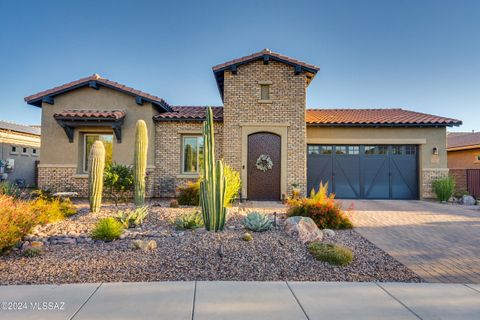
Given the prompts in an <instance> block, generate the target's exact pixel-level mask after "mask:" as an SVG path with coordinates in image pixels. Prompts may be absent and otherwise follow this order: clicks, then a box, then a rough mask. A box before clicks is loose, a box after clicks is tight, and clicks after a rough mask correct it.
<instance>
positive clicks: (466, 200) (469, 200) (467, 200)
mask: <svg viewBox="0 0 480 320" xmlns="http://www.w3.org/2000/svg"><path fill="white" fill-rule="evenodd" d="M475 203H476V201H475V198H474V197H472V196H468V195H464V196H463V197H462V204H464V205H466V206H474V205H475Z"/></svg>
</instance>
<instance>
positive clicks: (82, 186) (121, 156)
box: [38, 86, 157, 196]
mask: <svg viewBox="0 0 480 320" xmlns="http://www.w3.org/2000/svg"><path fill="white" fill-rule="evenodd" d="M67 109H86V110H89V109H93V110H124V111H125V113H126V116H125V121H124V124H123V126H122V142H121V143H118V142H117V141H116V139H115V138H114V139H113V161H115V162H116V163H119V164H126V165H131V164H132V163H133V152H134V143H135V124H136V122H137V120H139V119H142V120H144V121H145V122H146V124H147V128H148V133H149V147H148V158H147V169H148V170H147V171H148V172H151V173H152V175H153V167H154V163H155V161H154V150H155V127H154V123H153V120H152V117H153V116H154V115H155V114H157V111H156V110H155V109H154V108H153V107H152V105H151V103H148V102H145V103H144V104H143V105H138V104H136V102H135V97H133V96H130V95H127V94H124V93H121V92H118V91H116V90H112V89H109V88H105V87H101V86H100V89H99V90H95V89H93V88H89V87H84V88H79V89H76V90H73V91H69V92H67V93H65V94H61V95H58V96H55V103H54V104H53V105H50V104H47V103H43V104H42V154H41V156H40V165H39V181H38V183H39V187H41V188H48V189H52V190H53V191H77V192H79V194H80V195H82V196H84V195H86V183H87V179H86V178H87V176H86V175H85V174H83V170H82V165H83V134H84V133H92V132H108V133H112V130H111V128H108V127H105V128H100V127H91V128H89V127H80V128H75V131H74V141H73V142H72V143H70V142H69V141H68V138H67V135H66V134H65V131H64V130H63V128H62V127H61V126H60V125H59V124H58V123H57V122H56V121H55V119H54V118H53V114H54V113H56V112H61V111H62V110H67ZM147 184H148V185H149V186H148V187H147V194H149V195H153V179H152V178H148V179H147ZM67 189H68V190H67Z"/></svg>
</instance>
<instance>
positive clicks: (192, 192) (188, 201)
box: [177, 179, 201, 206]
mask: <svg viewBox="0 0 480 320" xmlns="http://www.w3.org/2000/svg"><path fill="white" fill-rule="evenodd" d="M200 181H201V180H200V179H198V180H196V181H187V182H186V183H185V184H184V185H183V186H180V187H178V196H177V201H178V204H180V205H182V206H198V205H199V202H200Z"/></svg>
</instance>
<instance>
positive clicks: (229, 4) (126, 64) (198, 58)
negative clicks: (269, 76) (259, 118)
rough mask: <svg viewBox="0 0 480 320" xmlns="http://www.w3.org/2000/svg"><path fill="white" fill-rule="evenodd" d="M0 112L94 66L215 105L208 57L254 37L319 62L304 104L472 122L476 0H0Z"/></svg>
mask: <svg viewBox="0 0 480 320" xmlns="http://www.w3.org/2000/svg"><path fill="white" fill-rule="evenodd" d="M0 46H1V50H0V83H1V86H0V95H1V97H2V99H1V102H0V111H1V113H0V118H1V119H4V120H10V121H15V122H20V123H26V124H38V123H39V122H40V110H39V109H38V108H36V107H33V106H29V105H27V104H26V103H24V101H23V98H24V97H25V96H27V95H30V94H33V93H36V92H38V91H41V90H44V89H48V88H51V87H53V86H57V85H61V84H63V83H65V82H69V81H72V80H76V79H78V78H81V77H85V76H88V75H91V74H93V73H99V74H100V75H102V76H103V77H105V78H108V79H110V80H114V81H117V82H120V83H123V84H126V85H129V86H132V87H134V88H137V89H140V90H143V91H146V92H148V93H152V94H155V95H158V96H160V97H162V98H164V99H165V100H167V101H168V102H169V103H171V104H177V105H220V104H221V100H220V96H219V94H218V91H217V88H216V85H215V81H214V78H213V75H212V71H211V67H212V66H214V65H216V64H219V63H222V62H224V61H226V60H230V59H233V58H238V57H241V56H244V55H247V54H250V53H253V52H256V51H259V50H261V49H263V48H269V49H271V50H273V51H276V52H279V53H282V54H285V55H288V56H291V57H294V58H297V59H299V60H303V61H306V62H308V63H312V64H315V65H318V66H320V68H321V70H320V72H319V74H318V75H317V77H316V78H315V79H314V81H313V82H312V84H311V85H310V86H309V88H308V96H307V105H308V107H317V108H318V107H320V108H333V107H350V108H373V107H375V108H377V107H402V108H405V109H411V110H415V111H420V112H426V113H433V114H437V115H442V116H448V117H454V118H458V119H461V120H463V121H464V125H463V126H462V127H460V128H456V129H454V130H457V131H458V130H462V131H470V130H475V131H477V130H480V123H479V118H480V1H441V0H438V1H424V0H421V1H418V0H412V1H302V0H296V1H278V0H277V1H258V0H257V1H225V0H223V1H192V2H188V1H168V2H167V1H165V2H160V1H140V0H136V1H98V0H97V1H85V0H83V1H49V0H42V1H1V2H0Z"/></svg>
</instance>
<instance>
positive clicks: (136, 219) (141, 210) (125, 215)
mask: <svg viewBox="0 0 480 320" xmlns="http://www.w3.org/2000/svg"><path fill="white" fill-rule="evenodd" d="M147 215H148V206H143V207H138V208H136V209H135V210H131V209H127V210H123V211H122V210H121V211H118V212H117V219H118V220H119V221H120V222H121V223H122V225H123V227H124V228H133V227H138V226H139V225H141V224H142V223H143V220H144V219H145V217H146V216H147Z"/></svg>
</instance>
